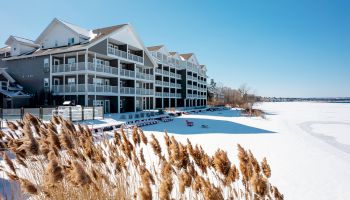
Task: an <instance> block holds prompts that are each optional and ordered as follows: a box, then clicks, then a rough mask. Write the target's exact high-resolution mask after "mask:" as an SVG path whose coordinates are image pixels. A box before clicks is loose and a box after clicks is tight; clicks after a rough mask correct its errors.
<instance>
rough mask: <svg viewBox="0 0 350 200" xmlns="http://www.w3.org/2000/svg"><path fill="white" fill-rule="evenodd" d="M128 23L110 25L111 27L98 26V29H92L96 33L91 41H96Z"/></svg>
mask: <svg viewBox="0 0 350 200" xmlns="http://www.w3.org/2000/svg"><path fill="white" fill-rule="evenodd" d="M126 25H127V24H120V25H115V26H109V27H104V28H98V29H94V30H92V32H93V33H94V34H95V35H96V36H95V37H94V38H93V40H91V41H90V42H94V41H97V40H98V39H100V38H102V37H104V36H106V35H109V34H110V33H112V32H114V31H116V30H118V29H121V28H123V27H124V26H126Z"/></svg>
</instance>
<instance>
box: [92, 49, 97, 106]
mask: <svg viewBox="0 0 350 200" xmlns="http://www.w3.org/2000/svg"><path fill="white" fill-rule="evenodd" d="M94 60H95V61H94V68H95V73H94V74H95V83H94V81H92V82H93V84H94V88H95V91H94V94H95V102H96V67H97V66H96V53H94ZM92 105H94V102H93V103H92Z"/></svg>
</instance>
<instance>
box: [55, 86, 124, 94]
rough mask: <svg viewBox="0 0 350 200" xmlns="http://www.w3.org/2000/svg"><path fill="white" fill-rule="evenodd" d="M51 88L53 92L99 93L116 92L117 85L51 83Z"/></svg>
mask: <svg viewBox="0 0 350 200" xmlns="http://www.w3.org/2000/svg"><path fill="white" fill-rule="evenodd" d="M52 90H53V93H54V94H60V93H61V94H67V93H79V92H94V93H100V94H106V93H109V94H111V93H112V94H117V93H118V86H111V85H100V84H87V89H86V87H85V84H70V85H53V86H52Z"/></svg>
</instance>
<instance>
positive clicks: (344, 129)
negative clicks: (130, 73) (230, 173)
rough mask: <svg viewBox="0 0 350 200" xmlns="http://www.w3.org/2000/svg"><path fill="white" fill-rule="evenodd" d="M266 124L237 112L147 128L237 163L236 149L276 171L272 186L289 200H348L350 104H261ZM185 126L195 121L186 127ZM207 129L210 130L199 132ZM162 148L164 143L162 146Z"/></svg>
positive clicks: (194, 117) (259, 119) (189, 117)
mask: <svg viewBox="0 0 350 200" xmlns="http://www.w3.org/2000/svg"><path fill="white" fill-rule="evenodd" d="M258 107H260V108H261V109H263V110H264V111H265V112H267V115H266V119H261V118H254V117H252V118H250V117H240V116H239V112H238V111H235V110H230V111H218V112H206V113H203V114H196V115H184V116H182V117H179V118H175V120H174V121H173V122H168V123H161V124H157V125H152V126H147V127H143V130H144V131H145V132H146V133H148V134H151V133H154V134H155V135H156V136H158V138H159V139H160V140H161V141H162V139H163V130H164V129H166V130H167V131H168V133H169V134H175V136H176V138H177V139H178V140H179V141H182V142H184V143H185V142H186V139H187V138H189V139H190V140H191V142H192V143H193V144H196V143H198V144H201V145H202V147H203V148H204V149H205V150H206V151H207V152H208V153H209V154H211V155H212V154H213V153H214V152H215V150H216V149H217V148H221V149H224V150H226V151H228V153H229V155H230V156H231V160H237V157H236V156H237V147H236V144H237V143H240V144H241V145H242V146H243V147H245V148H248V149H251V150H252V152H253V154H254V155H255V156H256V157H257V158H258V159H259V160H262V158H263V157H265V156H266V157H267V160H268V162H269V163H270V165H271V167H272V177H271V179H270V181H271V183H272V184H274V185H276V186H277V187H278V188H279V189H280V191H282V192H283V193H284V195H285V198H286V199H319V200H322V199H327V200H328V199H350V190H349V185H350V170H349V169H350V104H342V103H339V104H337V103H308V102H302V103H300V102H288V103H263V104H260V105H258ZM185 120H189V121H193V122H194V126H193V127H187V126H186V125H185ZM201 125H208V128H201ZM161 143H163V141H162V142H161Z"/></svg>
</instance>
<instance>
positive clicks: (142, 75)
mask: <svg viewBox="0 0 350 200" xmlns="http://www.w3.org/2000/svg"><path fill="white" fill-rule="evenodd" d="M136 78H139V79H145V80H153V79H154V75H152V74H146V73H142V72H136Z"/></svg>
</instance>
